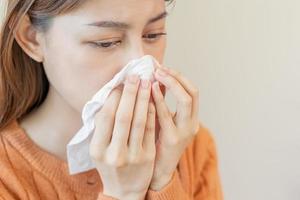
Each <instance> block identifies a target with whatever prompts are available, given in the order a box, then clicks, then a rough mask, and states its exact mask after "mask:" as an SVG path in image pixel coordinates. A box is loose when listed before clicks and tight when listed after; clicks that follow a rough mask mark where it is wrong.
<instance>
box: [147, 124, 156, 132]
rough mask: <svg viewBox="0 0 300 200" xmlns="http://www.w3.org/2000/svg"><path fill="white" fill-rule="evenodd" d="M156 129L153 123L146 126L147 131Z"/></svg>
mask: <svg viewBox="0 0 300 200" xmlns="http://www.w3.org/2000/svg"><path fill="white" fill-rule="evenodd" d="M154 131H155V127H154V126H153V125H148V126H146V127H145V132H147V133H153V132H154Z"/></svg>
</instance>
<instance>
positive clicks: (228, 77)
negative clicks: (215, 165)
mask: <svg viewBox="0 0 300 200" xmlns="http://www.w3.org/2000/svg"><path fill="white" fill-rule="evenodd" d="M0 1H1V2H3V1H4V0H0ZM299 10H300V1H299V0H188V1H177V5H176V7H175V9H173V11H172V12H171V16H170V18H169V24H168V31H169V46H168V52H167V58H166V64H167V65H169V66H171V67H173V68H176V69H178V70H179V71H181V72H182V73H183V74H185V75H186V76H187V77H189V78H190V79H191V80H192V81H194V82H195V84H196V85H198V86H199V89H200V93H201V100H200V101H201V102H200V104H201V111H200V115H199V118H200V120H201V121H202V122H203V123H204V124H205V125H206V126H207V127H208V128H209V129H210V130H211V131H212V133H213V135H214V137H215V139H216V142H217V145H218V153H219V160H220V172H221V176H222V184H223V188H224V194H225V199H227V200H271V199H272V200H296V199H300V127H299V126H300V69H299V64H300V56H299V55H298V54H299V52H300V12H299ZM168 97H170V96H168ZM169 101H170V103H173V102H172V101H171V100H170V99H169ZM173 105H174V104H173Z"/></svg>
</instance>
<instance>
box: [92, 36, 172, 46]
mask: <svg viewBox="0 0 300 200" xmlns="http://www.w3.org/2000/svg"><path fill="white" fill-rule="evenodd" d="M164 35H167V33H150V34H146V35H144V36H143V38H146V39H148V41H149V42H150V43H154V42H156V41H157V40H159V39H160V38H161V37H162V36H164ZM145 36H147V37H148V38H147V37H145ZM91 43H92V44H93V45H95V46H96V48H102V49H111V48H114V47H116V46H118V45H120V44H121V43H122V41H121V40H118V41H110V42H91Z"/></svg>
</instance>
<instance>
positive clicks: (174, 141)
mask: <svg viewBox="0 0 300 200" xmlns="http://www.w3.org/2000/svg"><path fill="white" fill-rule="evenodd" d="M179 143H180V138H179V137H178V136H173V137H170V138H169V144H170V145H172V146H176V145H178V144H179Z"/></svg>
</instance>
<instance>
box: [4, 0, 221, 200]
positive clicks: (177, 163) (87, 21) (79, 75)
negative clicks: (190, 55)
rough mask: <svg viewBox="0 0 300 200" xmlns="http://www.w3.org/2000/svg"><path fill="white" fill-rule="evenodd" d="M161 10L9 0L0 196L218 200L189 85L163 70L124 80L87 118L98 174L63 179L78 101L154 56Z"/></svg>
mask: <svg viewBox="0 0 300 200" xmlns="http://www.w3.org/2000/svg"><path fill="white" fill-rule="evenodd" d="M169 3H170V2H169ZM167 5H168V3H166V2H165V1H164V0H113V1H112V0H10V1H9V2H8V10H7V14H6V17H5V21H4V24H3V27H2V31H1V40H0V45H1V46H0V55H1V58H0V75H1V76H0V81H1V82H0V86H1V95H0V98H1V99H0V100H1V103H0V109H1V110H0V169H1V170H0V199H5V200H10V199H22V200H29V199H30V200H32V199H42V200H46V199H51V200H54V199H64V200H69V199H85V200H90V199H98V200H104V199H125V200H127V199H130V200H135V199H157V200H158V199H161V200H167V199H170V200H171V199H175V200H177V199H178V200H189V199H196V200H220V199H222V191H221V187H220V181H219V175H218V168H217V167H218V165H217V156H216V149H215V145H214V141H213V139H212V137H211V135H210V133H209V130H208V129H207V128H205V127H204V126H202V125H201V123H199V121H198V109H199V108H198V107H199V106H198V102H199V95H198V89H197V87H196V86H195V85H193V84H192V83H191V82H190V81H189V80H188V79H187V78H186V77H184V76H183V75H182V74H180V73H179V72H176V71H175V70H173V69H170V68H165V67H164V68H160V69H157V70H156V71H155V79H156V80H157V81H156V82H155V83H151V82H149V81H147V80H139V77H136V76H130V77H128V78H127V80H126V83H124V86H123V87H118V88H116V89H114V90H113V92H112V93H111V94H110V96H109V99H108V100H107V101H106V103H105V105H104V106H103V108H102V109H101V110H100V111H99V112H98V113H97V116H96V129H95V132H94V135H93V138H92V141H91V144H90V156H91V158H92V159H93V161H94V162H95V164H96V168H95V169H93V170H90V171H87V172H83V173H79V174H76V175H69V172H68V165H67V162H66V145H67V143H68V142H69V140H70V139H71V138H72V137H73V136H74V133H76V132H77V131H78V130H79V129H80V127H81V126H82V122H81V111H82V108H83V106H84V104H85V103H86V102H87V101H88V100H89V99H90V98H91V97H92V96H93V95H94V94H95V93H96V92H97V91H98V90H99V89H100V88H101V87H102V86H103V85H105V83H107V82H108V81H109V80H111V79H112V77H113V76H114V75H115V74H116V73H117V72H119V71H120V70H121V68H122V67H123V66H124V65H125V64H126V63H127V62H128V61H130V60H131V59H135V58H139V57H141V56H143V55H146V54H150V55H152V56H154V57H155V58H156V59H157V60H158V61H159V62H162V61H163V57H164V51H165V47H166V37H165V35H166V32H165V31H166V30H165V28H166V27H165V25H166V16H167V13H166V7H167ZM159 83H160V84H161V85H159ZM165 88H167V90H168V91H169V92H170V93H171V94H173V95H174V97H175V98H176V101H177V109H176V113H171V112H170V111H169V109H168V107H167V105H166V103H165V101H164V96H165Z"/></svg>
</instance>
